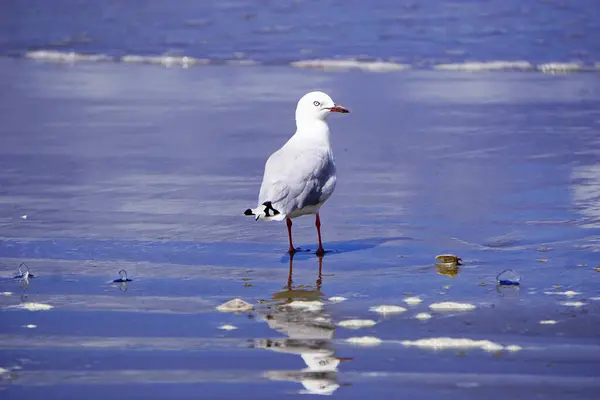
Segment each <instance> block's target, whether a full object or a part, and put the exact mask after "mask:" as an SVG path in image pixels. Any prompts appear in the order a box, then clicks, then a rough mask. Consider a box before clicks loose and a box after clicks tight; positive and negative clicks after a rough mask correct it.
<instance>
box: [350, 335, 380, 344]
mask: <svg viewBox="0 0 600 400" xmlns="http://www.w3.org/2000/svg"><path fill="white" fill-rule="evenodd" d="M346 342H348V343H350V344H356V345H359V346H377V345H378V344H381V339H379V338H376V337H374V336H362V337H351V338H348V339H346Z"/></svg>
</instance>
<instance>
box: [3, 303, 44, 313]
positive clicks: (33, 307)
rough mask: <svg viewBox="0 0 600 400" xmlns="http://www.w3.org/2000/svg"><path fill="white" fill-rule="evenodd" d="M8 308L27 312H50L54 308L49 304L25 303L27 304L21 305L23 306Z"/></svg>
mask: <svg viewBox="0 0 600 400" xmlns="http://www.w3.org/2000/svg"><path fill="white" fill-rule="evenodd" d="M10 308H17V309H22V310H27V311H48V310H52V309H53V308H54V306H51V305H50V304H44V303H33V302H27V303H23V304H18V305H16V306H10Z"/></svg>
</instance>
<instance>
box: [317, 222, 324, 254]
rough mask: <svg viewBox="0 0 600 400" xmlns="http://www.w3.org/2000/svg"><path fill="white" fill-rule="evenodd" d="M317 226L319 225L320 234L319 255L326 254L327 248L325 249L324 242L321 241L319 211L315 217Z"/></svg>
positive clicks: (318, 232)
mask: <svg viewBox="0 0 600 400" xmlns="http://www.w3.org/2000/svg"><path fill="white" fill-rule="evenodd" d="M315 226H316V227H317V234H318V235H319V248H318V249H317V255H318V256H322V255H324V254H325V249H323V242H321V218H319V213H317V216H316V217H315Z"/></svg>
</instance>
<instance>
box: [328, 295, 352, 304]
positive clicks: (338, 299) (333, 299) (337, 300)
mask: <svg viewBox="0 0 600 400" xmlns="http://www.w3.org/2000/svg"><path fill="white" fill-rule="evenodd" d="M346 300H348V299H347V298H345V297H342V296H333V297H330V298H329V301H330V302H332V303H341V302H342V301H346Z"/></svg>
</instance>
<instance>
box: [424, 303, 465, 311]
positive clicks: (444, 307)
mask: <svg viewBox="0 0 600 400" xmlns="http://www.w3.org/2000/svg"><path fill="white" fill-rule="evenodd" d="M429 308H431V309H432V310H434V311H470V310H474V309H475V308H477V307H475V305H473V304H469V303H455V302H453V301H444V302H441V303H433V304H431V305H430V306H429Z"/></svg>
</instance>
